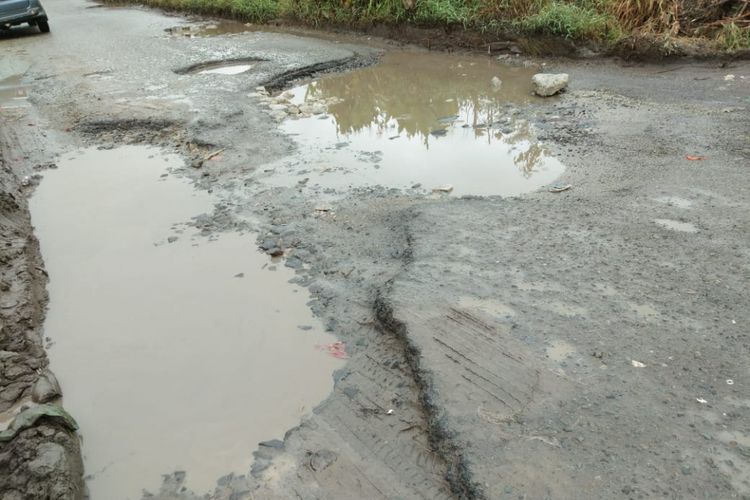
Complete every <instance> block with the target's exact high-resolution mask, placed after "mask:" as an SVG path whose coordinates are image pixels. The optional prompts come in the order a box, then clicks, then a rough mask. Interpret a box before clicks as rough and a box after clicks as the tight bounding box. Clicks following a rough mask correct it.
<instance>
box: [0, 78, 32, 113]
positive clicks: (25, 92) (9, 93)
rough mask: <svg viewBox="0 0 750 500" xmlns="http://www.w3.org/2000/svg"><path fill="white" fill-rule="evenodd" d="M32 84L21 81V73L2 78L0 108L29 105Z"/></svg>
mask: <svg viewBox="0 0 750 500" xmlns="http://www.w3.org/2000/svg"><path fill="white" fill-rule="evenodd" d="M29 88H30V85H24V84H22V83H21V75H16V76H11V77H9V78H5V79H3V80H0V109H10V108H22V107H26V106H28V105H29V104H28V101H27V98H28V96H29Z"/></svg>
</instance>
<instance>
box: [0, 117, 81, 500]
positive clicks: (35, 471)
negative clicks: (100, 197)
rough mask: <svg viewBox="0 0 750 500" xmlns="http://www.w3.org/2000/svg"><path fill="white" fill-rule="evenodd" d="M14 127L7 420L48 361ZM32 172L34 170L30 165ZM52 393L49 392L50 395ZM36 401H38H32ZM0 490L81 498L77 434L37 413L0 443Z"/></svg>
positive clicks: (3, 364)
mask: <svg viewBox="0 0 750 500" xmlns="http://www.w3.org/2000/svg"><path fill="white" fill-rule="evenodd" d="M13 134H14V131H13V130H12V129H8V128H7V127H3V128H0V189H1V191H0V291H1V292H2V293H0V353H2V354H1V357H0V415H1V416H2V420H3V421H8V420H9V419H11V418H13V416H15V415H17V414H18V413H20V412H21V411H22V410H23V408H24V407H25V406H27V405H31V404H34V403H35V401H32V399H36V397H33V398H32V390H34V388H35V387H36V386H37V384H39V383H41V382H43V378H42V374H43V371H44V369H45V368H46V367H47V365H48V361H47V357H46V353H45V350H44V346H43V340H42V321H43V319H44V312H45V308H46V305H47V292H46V290H45V285H46V283H47V274H46V272H45V270H44V264H43V262H42V259H41V255H40V253H39V243H38V241H37V239H36V238H35V237H34V235H33V233H32V226H31V222H30V215H29V210H28V202H27V198H26V196H27V194H28V192H29V190H30V189H31V188H32V182H33V181H32V179H31V177H24V180H23V181H21V180H20V179H19V178H18V173H23V171H21V172H18V171H17V170H15V169H14V168H13V163H12V162H11V161H10V160H9V159H10V158H13V157H15V155H16V154H18V149H16V148H14V145H16V146H17V145H18V141H17V140H16V139H15V138H14V135H13ZM28 173H29V174H31V172H28ZM49 397H52V398H54V397H55V395H54V394H51V395H50V396H49ZM37 401H38V400H37ZM0 485H1V486H0V493H1V494H2V495H3V497H4V498H5V497H7V498H19V499H20V498H80V497H82V495H83V492H84V485H83V465H82V462H81V455H80V448H79V439H78V435H77V434H76V433H75V432H73V431H71V430H70V429H69V428H68V427H66V426H65V425H62V424H61V423H59V422H56V421H55V420H51V419H49V418H42V419H41V420H38V421H37V423H36V425H35V426H33V427H30V428H27V429H25V430H21V431H20V432H18V433H17V434H16V435H15V437H13V438H12V439H11V440H10V442H8V443H7V444H3V443H0Z"/></svg>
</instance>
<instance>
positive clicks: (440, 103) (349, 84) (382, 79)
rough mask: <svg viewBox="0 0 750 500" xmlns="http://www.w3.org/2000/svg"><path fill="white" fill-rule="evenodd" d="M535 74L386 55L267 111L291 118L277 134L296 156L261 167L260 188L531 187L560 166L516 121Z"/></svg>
mask: <svg viewBox="0 0 750 500" xmlns="http://www.w3.org/2000/svg"><path fill="white" fill-rule="evenodd" d="M535 72H536V70H534V69H529V68H521V67H511V66H507V65H503V64H501V63H499V62H497V61H496V60H494V59H489V58H484V57H477V56H469V55H466V56H459V55H447V54H436V53H428V52H390V53H387V54H386V55H385V56H384V57H383V59H382V61H381V62H380V63H379V64H377V65H375V66H372V67H369V68H364V69H361V70H357V71H353V72H350V73H346V74H338V75H332V76H328V77H325V78H321V79H320V80H317V81H314V82H311V83H309V84H306V85H302V86H299V87H297V88H294V89H292V90H291V91H290V92H287V93H285V94H283V95H282V96H281V98H278V97H277V98H275V99H272V100H271V101H270V109H271V110H272V113H275V114H278V113H279V112H281V113H284V112H288V113H289V117H290V118H292V119H285V120H284V121H283V122H282V123H281V128H282V129H283V131H285V132H286V133H288V134H291V135H293V136H294V137H295V139H296V141H297V142H298V144H299V152H298V154H296V155H294V156H293V157H291V158H287V159H285V160H283V161H281V162H278V163H275V164H272V165H270V166H268V167H267V168H266V170H269V171H272V173H271V174H270V175H269V176H268V177H267V178H266V182H268V183H270V184H275V185H283V186H293V185H295V184H296V183H298V182H300V181H302V182H304V183H307V184H306V185H308V186H319V187H322V188H324V189H326V188H334V189H347V188H351V187H359V186H373V185H382V186H386V187H395V188H402V189H409V188H415V189H423V190H427V191H430V190H432V189H434V188H436V187H450V188H452V189H446V191H451V192H452V193H453V194H455V195H506V196H509V195H517V194H520V193H523V192H528V191H532V190H534V189H537V188H539V187H541V186H543V185H545V184H548V183H551V182H552V181H554V180H555V179H556V178H557V177H558V176H559V175H560V174H561V173H562V172H563V170H564V167H563V165H562V164H561V163H560V162H559V161H558V160H556V159H555V158H553V157H552V156H550V154H549V153H548V151H547V150H546V149H545V148H544V146H543V145H541V144H540V143H539V142H537V141H536V140H535V139H534V130H533V128H532V126H531V125H530V124H529V123H528V122H526V121H525V120H523V119H521V118H519V116H518V115H519V112H518V107H519V106H521V105H525V104H528V103H530V102H532V101H535V100H536V98H534V97H532V95H531V92H532V84H531V77H532V75H533V74H534V73H535ZM261 99H262V97H261ZM285 99H286V102H284V100H285ZM276 116H279V115H276Z"/></svg>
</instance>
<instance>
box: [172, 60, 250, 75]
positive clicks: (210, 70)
mask: <svg viewBox="0 0 750 500" xmlns="http://www.w3.org/2000/svg"><path fill="white" fill-rule="evenodd" d="M260 61H261V60H260V59H255V58H244V59H227V60H223V61H210V62H205V63H200V64H194V65H192V66H188V67H186V68H180V69H177V70H175V73H177V74H179V75H239V74H242V73H246V72H248V71H250V70H251V69H253V67H254V66H255V64H257V63H258V62H260Z"/></svg>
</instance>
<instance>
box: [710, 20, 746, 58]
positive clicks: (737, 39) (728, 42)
mask: <svg viewBox="0 0 750 500" xmlns="http://www.w3.org/2000/svg"><path fill="white" fill-rule="evenodd" d="M717 39H718V41H719V43H720V44H721V46H722V47H723V49H724V50H726V51H727V52H736V51H738V50H742V49H750V26H745V27H740V26H737V25H736V24H735V23H727V24H725V25H724V26H722V28H721V31H720V32H719V35H718V37H717Z"/></svg>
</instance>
